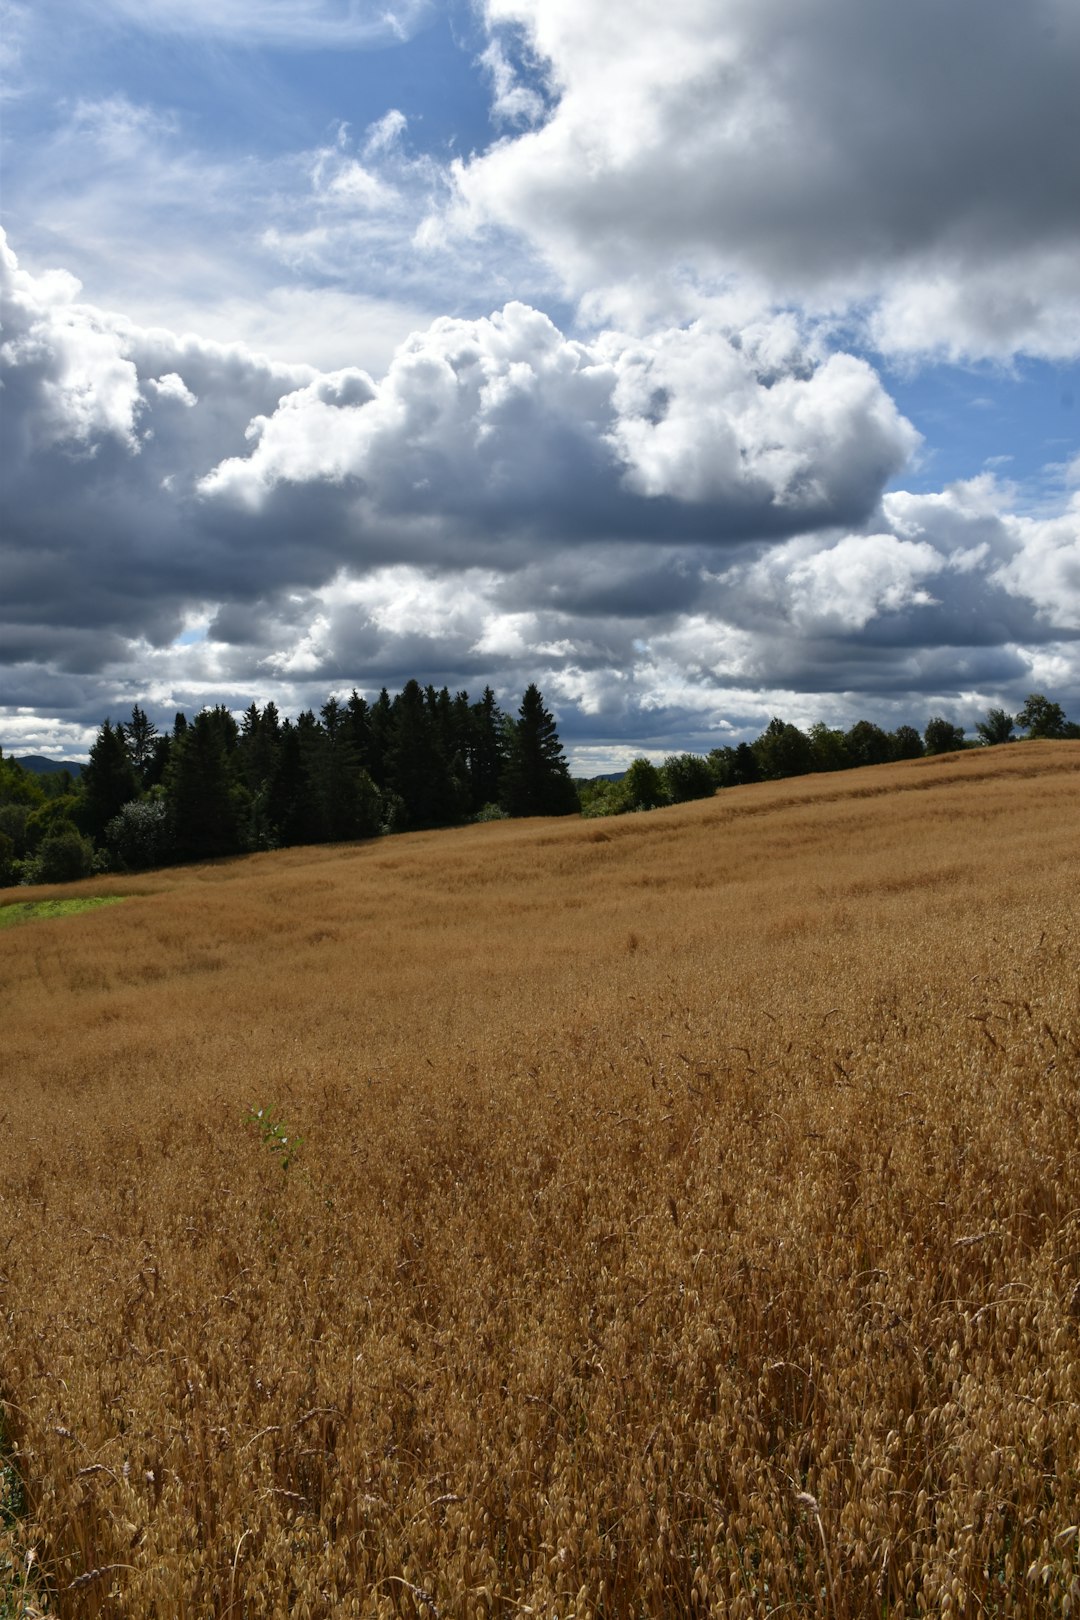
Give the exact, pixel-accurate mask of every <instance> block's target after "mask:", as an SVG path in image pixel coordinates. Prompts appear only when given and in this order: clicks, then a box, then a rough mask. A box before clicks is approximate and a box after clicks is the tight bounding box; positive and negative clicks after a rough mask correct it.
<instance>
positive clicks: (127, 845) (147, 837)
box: [105, 798, 172, 872]
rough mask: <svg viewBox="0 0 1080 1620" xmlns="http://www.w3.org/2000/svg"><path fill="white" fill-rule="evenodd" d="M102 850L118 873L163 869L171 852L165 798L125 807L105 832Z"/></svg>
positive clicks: (170, 834) (137, 801)
mask: <svg viewBox="0 0 1080 1620" xmlns="http://www.w3.org/2000/svg"><path fill="white" fill-rule="evenodd" d="M105 848H106V849H107V850H108V853H109V859H110V861H111V863H112V865H113V866H114V867H116V868H118V869H119V870H120V871H125V872H145V871H148V870H149V869H150V868H151V867H153V866H164V865H165V864H166V863H167V862H168V860H169V856H170V853H171V850H172V829H171V827H170V824H169V811H168V806H167V805H166V803H165V800H164V798H156V799H138V800H135V801H133V802H132V803H131V804H125V806H124V808H123V809H122V810H121V811H120V814H119V815H117V816H114V817H113V819H112V820H111V821H110V822H109V825H108V826H107V827H106V829H105Z"/></svg>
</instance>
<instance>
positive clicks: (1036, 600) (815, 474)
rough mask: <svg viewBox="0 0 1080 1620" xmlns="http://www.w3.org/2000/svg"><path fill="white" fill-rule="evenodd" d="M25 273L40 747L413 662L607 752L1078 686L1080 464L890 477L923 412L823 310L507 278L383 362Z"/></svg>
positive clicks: (11, 450)
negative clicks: (826, 342)
mask: <svg viewBox="0 0 1080 1620" xmlns="http://www.w3.org/2000/svg"><path fill="white" fill-rule="evenodd" d="M0 293H2V296H3V312H2V319H3V335H2V345H0V368H2V381H3V389H4V410H3V412H2V413H0V435H2V443H0V451H2V465H3V468H4V478H5V504H6V510H7V512H8V513H9V514H11V521H9V522H8V523H7V525H6V526H5V532H4V536H3V540H2V542H0V619H2V621H3V622H2V623H0V648H2V661H3V667H4V675H3V681H2V684H0V706H2V707H0V726H2V730H3V740H4V746H5V747H11V746H13V745H14V744H15V743H17V742H18V741H19V740H20V739H23V745H24V746H31V743H30V741H29V739H32V738H40V737H42V736H43V735H44V733H42V731H41V729H40V727H39V726H38V722H37V720H36V718H35V716H36V715H38V714H40V713H41V712H42V711H43V710H47V711H49V712H52V713H53V714H54V715H56V716H57V717H59V721H62V723H63V725H65V726H68V727H72V726H76V727H77V726H78V725H83V726H84V727H90V728H91V729H92V728H93V726H94V725H96V723H97V722H98V721H99V720H100V719H101V718H102V716H103V715H104V714H107V713H110V714H113V715H114V716H115V715H116V714H118V713H122V712H124V709H125V705H126V706H127V707H130V704H131V702H134V701H136V700H138V701H140V702H143V703H144V705H145V704H146V703H149V704H150V706H151V708H152V709H153V710H154V712H155V714H156V717H157V718H158V719H159V721H164V720H168V719H169V718H170V717H171V712H172V711H173V710H174V709H175V708H177V707H184V708H187V709H188V710H191V709H192V708H198V707H199V706H200V705H201V704H202V703H203V702H205V701H213V702H216V701H219V700H223V701H226V702H231V703H234V704H235V705H237V706H239V705H241V704H246V703H247V702H249V701H250V700H251V699H252V698H253V697H255V698H258V699H259V700H265V699H266V698H269V697H273V698H274V699H275V701H277V702H278V703H279V704H280V706H281V707H282V708H283V709H285V710H286V711H290V710H291V711H293V712H295V710H296V709H297V708H298V707H301V706H303V705H304V704H306V703H310V702H321V701H322V700H323V699H324V698H325V696H326V695H327V693H328V692H329V691H331V690H339V691H346V692H347V691H348V690H349V689H350V687H351V686H352V685H353V684H356V685H358V686H360V687H361V688H364V689H367V690H370V689H372V688H376V689H377V687H378V686H380V685H381V684H383V683H384V682H385V683H386V684H388V685H389V686H391V687H394V686H395V685H397V684H400V683H401V682H403V681H404V680H405V679H407V678H408V677H409V676H413V675H415V676H417V677H419V678H421V679H423V680H433V681H436V682H437V683H439V684H441V683H442V682H443V681H446V682H448V683H449V684H450V685H452V686H465V687H468V688H469V689H470V690H475V689H478V688H479V687H481V686H482V685H483V684H484V683H485V682H487V681H490V682H491V683H492V684H493V685H494V686H495V688H496V690H497V691H498V692H499V694H500V696H501V697H502V698H503V699H504V701H506V702H507V703H508V704H511V705H512V704H513V703H515V702H516V701H517V700H518V698H519V696H520V691H521V690H522V689H523V687H524V685H525V684H527V683H528V682H529V681H531V680H534V679H535V680H538V681H539V682H540V684H541V686H542V688H543V689H544V691H545V693H547V694H548V695H549V696H550V699H551V701H552V702H553V703H555V704H556V706H557V707H558V709H559V714H560V722H561V726H562V729H563V733H564V735H565V738H566V740H567V742H568V744H569V745H570V746H571V748H572V749H574V750H575V751H577V750H580V751H581V752H580V755H579V756H578V757H579V758H580V759H581V760H582V761H584V760H591V761H592V762H593V763H594V764H595V763H596V761H597V759H598V758H599V757H600V756H599V755H597V754H596V753H595V749H596V748H597V747H599V746H600V739H604V743H603V746H604V747H606V748H609V749H613V750H615V755H614V756H609V757H613V758H615V762H616V763H617V762H618V757H619V756H618V750H619V749H625V750H629V751H630V753H633V752H635V751H637V750H639V749H640V748H642V747H655V748H659V749H664V748H665V747H666V748H671V747H674V746H684V747H708V746H712V745H713V744H715V743H716V742H718V741H723V740H726V739H728V738H730V737H732V736H734V735H737V734H738V733H739V731H740V729H743V730H750V731H751V732H753V731H754V730H755V729H760V726H761V725H762V724H763V723H764V722H765V721H766V720H767V719H768V716H769V714H770V713H772V712H782V713H784V714H785V715H786V716H787V717H788V718H790V719H793V720H796V721H797V722H799V723H809V722H810V721H811V720H813V719H816V718H819V717H822V718H826V719H829V720H830V721H832V722H835V723H850V722H851V721H852V720H853V719H855V718H856V717H857V716H858V714H859V713H867V712H868V711H869V712H870V714H871V717H873V718H876V719H879V720H880V721H881V722H882V723H885V722H889V723H899V722H900V721H914V722H915V723H917V724H923V723H925V719H926V717H927V715H928V713H929V712H933V710H934V709H935V708H937V709H942V708H944V709H946V710H951V711H952V712H955V714H956V717H957V718H958V719H960V720H961V721H964V720H968V721H970V719H971V718H972V710H973V709H974V711H975V712H976V713H977V712H978V708H979V706H980V704H981V706H983V707H985V706H987V705H988V704H989V703H990V702H991V701H995V702H997V701H1002V702H1004V703H1005V706H1007V707H1008V706H1018V704H1019V702H1020V701H1022V697H1023V694H1024V692H1025V691H1026V690H1028V689H1030V688H1032V687H1035V686H1037V685H1038V684H1039V679H1038V677H1039V676H1040V675H1046V674H1047V673H1049V674H1052V675H1054V677H1055V679H1054V681H1053V682H1050V681H1046V682H1045V684H1046V685H1047V686H1048V687H1050V686H1052V687H1053V689H1054V692H1055V695H1056V696H1057V697H1058V698H1059V700H1060V701H1063V702H1064V703H1065V705H1066V708H1070V705H1071V706H1072V708H1075V707H1076V703H1077V700H1080V658H1078V649H1080V566H1078V563H1080V505H1078V499H1080V498H1078V497H1076V496H1075V495H1074V496H1072V497H1071V498H1068V499H1067V498H1066V497H1065V496H1063V497H1062V503H1061V504H1060V507H1059V508H1058V509H1055V510H1053V511H1050V512H1048V513H1044V514H1042V515H1033V514H1031V513H1022V512H1017V511H1015V510H1014V509H1013V492H1012V491H1011V490H1010V488H1009V486H1008V485H1007V484H1003V483H1000V482H998V481H996V480H995V479H994V478H992V477H989V476H984V477H982V478H980V479H976V480H972V481H969V482H967V483H964V484H958V485H954V486H952V487H950V488H949V489H946V490H943V491H940V492H937V493H929V494H926V493H922V494H920V493H913V492H903V491H897V490H891V491H890V490H888V489H887V488H886V485H887V483H888V481H889V480H890V479H892V478H895V476H896V475H897V474H898V473H899V472H900V471H902V469H903V467H904V464H905V462H906V460H907V459H908V457H909V456H910V455H911V453H912V450H913V448H914V446H915V444H916V435H915V433H914V430H913V429H912V428H911V427H910V425H909V424H908V423H907V422H906V421H905V420H904V419H903V417H902V416H901V415H900V414H899V412H898V411H897V410H896V407H895V405H894V403H893V402H892V401H891V400H890V398H889V396H888V394H887V393H886V392H885V390H884V389H883V387H882V385H881V382H880V380H879V379H878V378H877V376H876V375H875V373H874V372H873V371H872V370H871V369H870V368H869V367H868V366H867V365H866V363H865V362H864V361H863V360H860V359H857V358H856V357H853V356H850V355H846V354H843V353H833V354H829V353H825V352H819V350H818V348H817V347H816V346H815V345H814V343H812V342H809V341H808V340H807V339H806V337H805V335H804V334H803V331H802V328H801V326H800V324H799V323H798V322H797V321H795V320H794V319H793V318H792V317H790V316H777V317H771V318H767V319H764V320H759V321H757V322H755V323H751V324H749V325H746V326H744V327H742V328H740V329H736V328H731V329H727V330H719V329H716V328H714V327H711V326H709V325H708V324H707V323H705V322H700V321H699V322H698V323H696V324H695V325H693V327H689V326H688V327H674V326H668V327H665V328H661V329H659V330H656V331H653V332H651V333H646V334H644V335H640V334H639V335H632V334H627V333H625V332H619V331H615V330H609V331H606V332H602V333H600V334H599V335H597V336H595V337H593V338H591V339H590V340H588V341H582V340H579V339H574V338H570V337H568V336H567V335H566V334H565V333H564V332H562V331H561V330H560V329H559V328H558V327H557V326H556V325H555V324H554V323H553V322H552V321H551V320H550V319H549V318H548V317H546V316H545V315H543V314H542V313H540V312H539V311H537V310H535V309H532V308H530V307H528V306H526V305H524V304H521V303H510V304H508V305H506V306H505V307H504V308H503V309H501V310H499V311H497V312H496V313H494V314H492V315H491V316H488V317H485V318H483V319H478V320H461V319H448V318H444V319H441V320H438V321H435V322H434V323H432V324H430V325H429V326H427V327H426V328H424V329H422V330H419V331H417V332H415V333H414V334H413V336H412V337H411V338H410V339H409V340H408V341H407V342H406V343H404V344H403V345H402V346H401V347H400V348H399V350H398V352H397V353H396V354H395V356H394V358H393V359H392V361H391V363H390V365H389V367H388V368H387V370H386V372H385V374H384V375H381V376H376V375H373V374H372V373H371V372H369V371H367V370H365V369H364V368H362V367H360V366H348V365H346V366H341V367H339V368H337V369H335V370H333V371H327V372H319V371H316V370H314V369H313V368H310V367H298V366H285V365H282V364H279V363H274V362H271V361H269V360H267V359H265V358H260V357H258V356H257V355H255V354H253V353H251V352H250V351H249V350H247V349H245V348H243V347H242V346H240V345H231V346H229V345H222V344H218V343H214V342H211V341H209V340H207V339H203V338H196V337H193V336H190V335H189V336H177V335H176V334H174V333H171V332H169V331H166V330H163V329H160V328H146V327H139V326H136V325H135V324H134V323H132V322H130V321H129V320H126V319H124V318H121V317H117V316H110V315H108V314H107V313H105V312H103V311H101V310H100V309H97V308H95V307H93V306H92V305H89V304H87V303H86V302H84V301H83V300H82V296H81V293H80V289H79V287H78V284H77V282H75V280H74V279H73V278H72V277H70V276H68V275H65V274H64V273H62V272H56V273H52V274H48V275H41V276H34V275H31V274H29V273H28V272H26V271H25V270H23V269H21V268H20V267H19V265H18V264H17V262H16V260H15V258H14V255H13V254H11V253H10V251H9V250H7V249H6V247H5V249H4V251H3V253H2V255H0ZM35 728H36V729H35ZM56 735H57V736H60V735H61V733H60V732H57V733H56ZM70 735H71V732H70V731H67V732H63V736H64V737H65V738H68V737H69V736H70ZM84 735H85V733H84ZM590 749H592V750H594V752H592V753H589V752H588V750H590ZM597 768H600V767H599V766H597ZM604 768H607V767H606V766H605V767H604Z"/></svg>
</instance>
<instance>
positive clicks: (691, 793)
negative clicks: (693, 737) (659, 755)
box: [635, 754, 716, 804]
mask: <svg viewBox="0 0 1080 1620" xmlns="http://www.w3.org/2000/svg"><path fill="white" fill-rule="evenodd" d="M635 763H637V764H642V765H643V764H645V763H647V762H646V761H645V760H639V761H636V762H635ZM663 783H664V787H665V788H666V789H667V797H668V799H669V800H670V802H671V803H672V804H686V803H688V802H689V800H691V799H711V798H712V796H713V794H714V793H715V792H716V782H715V781H714V779H713V773H712V770H711V769H710V767H709V762H708V760H707V759H705V758H703V757H702V755H701V754H672V755H670V756H669V757H668V758H667V759H665V761H664V770H663Z"/></svg>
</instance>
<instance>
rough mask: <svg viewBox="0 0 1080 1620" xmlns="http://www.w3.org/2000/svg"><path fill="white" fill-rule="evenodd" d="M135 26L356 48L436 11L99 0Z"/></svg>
mask: <svg viewBox="0 0 1080 1620" xmlns="http://www.w3.org/2000/svg"><path fill="white" fill-rule="evenodd" d="M99 8H100V9H105V10H108V11H110V12H112V13H113V15H114V16H116V17H119V18H122V19H123V20H124V21H125V22H128V23H130V24H132V25H134V26H137V27H139V28H142V29H145V30H147V31H150V32H160V33H165V34H194V35H199V36H211V37H213V36H218V37H222V38H226V39H232V40H240V41H247V42H251V43H259V44H266V45H279V46H288V47H290V48H291V49H293V50H326V49H329V48H332V47H335V46H336V47H345V48H352V49H356V48H358V47H365V46H381V45H386V44H389V43H392V42H394V41H400V40H403V39H408V38H409V37H410V35H412V34H413V33H415V32H416V30H417V29H418V28H420V27H422V26H423V24H424V23H425V22H426V21H427V19H428V18H429V17H430V15H431V10H432V7H431V0H396V3H390V0H99Z"/></svg>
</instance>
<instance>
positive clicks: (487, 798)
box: [460, 686, 506, 815]
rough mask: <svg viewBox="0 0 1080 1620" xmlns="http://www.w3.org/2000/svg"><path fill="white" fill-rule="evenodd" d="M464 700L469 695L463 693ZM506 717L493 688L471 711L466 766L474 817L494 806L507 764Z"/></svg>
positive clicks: (486, 692)
mask: <svg viewBox="0 0 1080 1620" xmlns="http://www.w3.org/2000/svg"><path fill="white" fill-rule="evenodd" d="M460 696H461V697H465V696H466V694H465V693H464V692H462V693H461V694H460ZM503 720H504V717H503V714H502V711H501V709H500V708H499V705H498V704H497V703H496V701H495V694H494V692H493V691H492V690H491V687H490V686H485V687H484V695H483V697H482V698H481V699H480V701H479V703H474V704H473V705H472V707H471V709H470V710H469V732H468V738H469V740H468V748H467V753H466V765H467V769H468V776H469V796H470V799H471V802H472V806H473V814H474V815H475V814H476V813H477V811H478V810H479V809H480V808H481V807H482V806H484V805H486V804H495V803H497V802H498V798H499V785H500V783H501V781H502V776H503V770H504V768H505V764H506V757H505V748H504V738H505V727H504V724H503Z"/></svg>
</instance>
